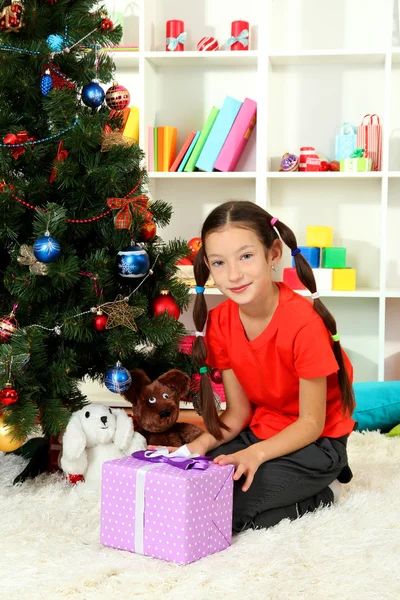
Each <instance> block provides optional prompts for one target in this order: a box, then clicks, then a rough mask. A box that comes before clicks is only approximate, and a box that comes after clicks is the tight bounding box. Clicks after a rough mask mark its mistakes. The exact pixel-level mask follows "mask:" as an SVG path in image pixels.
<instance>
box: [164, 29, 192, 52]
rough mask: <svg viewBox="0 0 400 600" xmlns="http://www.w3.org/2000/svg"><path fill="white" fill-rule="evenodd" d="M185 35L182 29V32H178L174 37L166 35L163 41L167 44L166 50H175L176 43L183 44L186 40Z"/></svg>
mask: <svg viewBox="0 0 400 600" xmlns="http://www.w3.org/2000/svg"><path fill="white" fill-rule="evenodd" d="M186 35H187V34H186V31H182V33H180V34H179V35H178V37H176V38H173V37H168V38H167V39H166V40H165V43H166V44H167V45H168V50H171V51H174V50H176V47H177V46H178V44H184V43H185V40H186Z"/></svg>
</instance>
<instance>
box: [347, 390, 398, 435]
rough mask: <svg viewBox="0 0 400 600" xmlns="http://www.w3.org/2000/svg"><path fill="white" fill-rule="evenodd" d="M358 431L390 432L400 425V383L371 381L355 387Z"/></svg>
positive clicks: (355, 416) (354, 417)
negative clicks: (377, 430) (378, 430)
mask: <svg viewBox="0 0 400 600" xmlns="http://www.w3.org/2000/svg"><path fill="white" fill-rule="evenodd" d="M353 388H354V394H355V397H356V408H355V411H354V413H353V419H354V420H355V421H357V423H358V425H357V427H356V430H357V431H363V430H366V429H368V430H369V431H373V430H376V429H380V430H381V431H382V433H386V432H388V431H390V429H392V428H393V427H394V426H395V425H398V424H399V423H400V381H371V382H365V383H355V384H354V385H353Z"/></svg>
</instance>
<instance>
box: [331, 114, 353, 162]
mask: <svg viewBox="0 0 400 600" xmlns="http://www.w3.org/2000/svg"><path fill="white" fill-rule="evenodd" d="M356 145H357V129H356V128H355V127H353V125H352V124H351V123H347V122H345V123H343V125H342V127H341V128H340V133H339V135H337V136H336V151H335V158H336V160H337V161H341V160H342V158H350V156H351V155H352V153H353V152H354V150H355V149H356Z"/></svg>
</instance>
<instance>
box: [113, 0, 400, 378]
mask: <svg viewBox="0 0 400 600" xmlns="http://www.w3.org/2000/svg"><path fill="white" fill-rule="evenodd" d="M396 1H397V0H396ZM106 4H107V5H108V8H109V9H110V10H111V11H113V10H122V9H121V6H124V7H125V9H124V10H125V13H126V19H125V20H126V23H128V22H129V24H130V25H129V28H128V30H126V27H125V33H124V40H123V43H124V44H138V45H139V51H138V52H114V53H113V57H114V60H115V62H116V79H117V80H118V82H119V83H121V84H123V85H126V86H127V87H128V89H129V90H130V92H131V98H132V104H134V105H136V106H139V108H140V145H141V147H142V148H143V149H144V150H146V145H147V144H146V133H147V127H148V126H161V125H172V126H175V127H177V128H178V147H179V146H180V145H181V144H182V143H183V141H184V139H185V138H186V136H187V134H188V132H189V131H190V130H192V129H201V127H202V125H203V123H204V121H205V119H206V117H207V115H208V112H209V110H210V109H211V107H212V106H213V105H215V106H221V104H222V102H223V100H224V98H225V96H226V95H233V96H234V97H236V98H238V99H240V100H243V99H244V98H245V97H246V96H248V97H250V98H253V99H255V100H256V101H257V102H258V114H257V127H256V131H255V132H254V133H253V135H252V137H251V139H250V142H249V144H248V146H247V148H246V151H245V156H243V157H242V158H243V160H242V159H241V162H240V163H239V165H238V167H237V171H235V172H234V173H201V172H195V173H149V181H150V183H149V193H150V195H151V197H153V198H161V199H163V200H165V201H167V202H171V203H172V206H173V211H174V214H173V218H172V221H171V223H170V225H169V226H168V227H167V228H165V229H164V230H161V231H160V234H161V235H162V236H163V237H164V239H167V240H168V239H170V238H173V237H183V238H185V239H189V238H191V237H194V236H197V235H199V232H200V226H201V223H202V221H203V220H204V218H205V216H206V215H207V214H208V213H209V212H210V210H211V209H212V208H213V207H214V206H216V205H217V204H220V203H221V202H223V201H225V200H227V199H231V198H238V199H247V200H250V201H253V202H256V203H257V204H259V205H260V206H263V207H265V208H266V209H267V210H268V211H269V212H271V214H273V215H274V216H277V217H279V219H280V220H281V221H283V222H285V223H287V224H288V225H289V226H290V227H291V228H292V229H293V230H294V231H295V233H296V235H297V239H298V242H299V244H305V232H306V227H307V225H313V224H314V225H330V226H333V227H334V231H335V234H334V245H342V246H346V248H347V252H348V265H349V266H353V267H355V268H356V269H357V279H358V287H357V291H356V292H326V293H323V294H321V295H323V297H324V300H325V302H326V304H327V306H328V308H329V309H330V310H332V312H333V313H334V315H335V317H336V319H337V321H338V329H339V332H340V334H341V339H342V342H343V346H344V347H345V349H346V350H347V351H348V353H349V355H350V357H351V359H352V361H353V364H354V366H355V379H356V380H357V381H366V380H376V379H379V380H384V379H400V325H399V323H400V319H399V313H400V259H399V254H400V243H399V239H400V236H399V225H400V108H399V100H398V99H399V97H400V47H397V46H396V45H395V44H394V43H393V38H392V24H393V20H392V11H393V2H392V0H380V2H377V1H376V0H351V2H349V1H348V0H336V2H330V1H328V0H268V1H266V0H247V2H243V0H219V1H218V2H216V1H215V0H137V1H136V2H128V1H125V2H124V0H120V1H119V2H118V0H115V2H113V1H112V0H109V1H108V2H106ZM117 5H118V6H117ZM173 18H175V19H178V18H179V19H182V20H183V21H184V22H185V31H187V40H186V43H185V52H181V53H179V52H175V53H174V52H165V22H166V21H167V20H168V19H173ZM236 19H245V20H247V21H249V22H250V47H249V51H246V52H230V51H227V50H225V49H224V48H222V49H221V50H220V51H218V52H209V53H201V52H197V51H196V43H197V41H198V40H199V39H200V38H201V37H203V36H204V35H212V36H214V37H216V38H217V39H218V41H219V42H220V45H222V44H223V42H225V40H226V39H227V38H228V37H229V35H230V24H231V21H233V20H236ZM366 113H377V114H378V115H379V116H380V118H381V123H382V125H383V170H382V171H381V172H379V173H377V172H371V173H355V174H354V173H332V172H328V173H279V172H278V168H279V163H280V159H281V157H282V155H283V153H284V152H285V151H290V152H293V153H295V154H298V153H299V148H300V147H301V146H303V145H308V144H310V145H312V146H314V147H315V148H316V150H317V151H318V152H320V153H322V154H324V155H326V156H327V157H329V159H331V160H332V159H333V158H334V143H335V135H336V134H337V133H338V130H339V128H340V126H341V124H342V123H343V122H344V121H350V122H351V123H353V124H354V125H358V124H359V123H360V121H361V119H362V117H363V116H364V114H366ZM290 264H291V257H290V253H289V252H288V251H286V252H285V255H284V259H283V261H282V265H281V266H282V268H283V267H285V266H290ZM280 275H281V273H278V277H279V276H280ZM206 293H207V301H208V304H209V306H210V308H211V307H212V306H215V305H216V304H218V303H219V302H221V300H222V299H223V296H222V295H221V294H220V293H219V292H218V290H215V289H208V290H207V291H206ZM183 320H184V322H185V324H186V325H187V326H188V327H189V328H190V329H192V327H193V325H192V319H191V310H189V311H188V312H187V313H186V314H185V315H184V316H183Z"/></svg>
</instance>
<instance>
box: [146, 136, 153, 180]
mask: <svg viewBox="0 0 400 600" xmlns="http://www.w3.org/2000/svg"><path fill="white" fill-rule="evenodd" d="M147 170H148V171H154V127H148V128H147Z"/></svg>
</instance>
